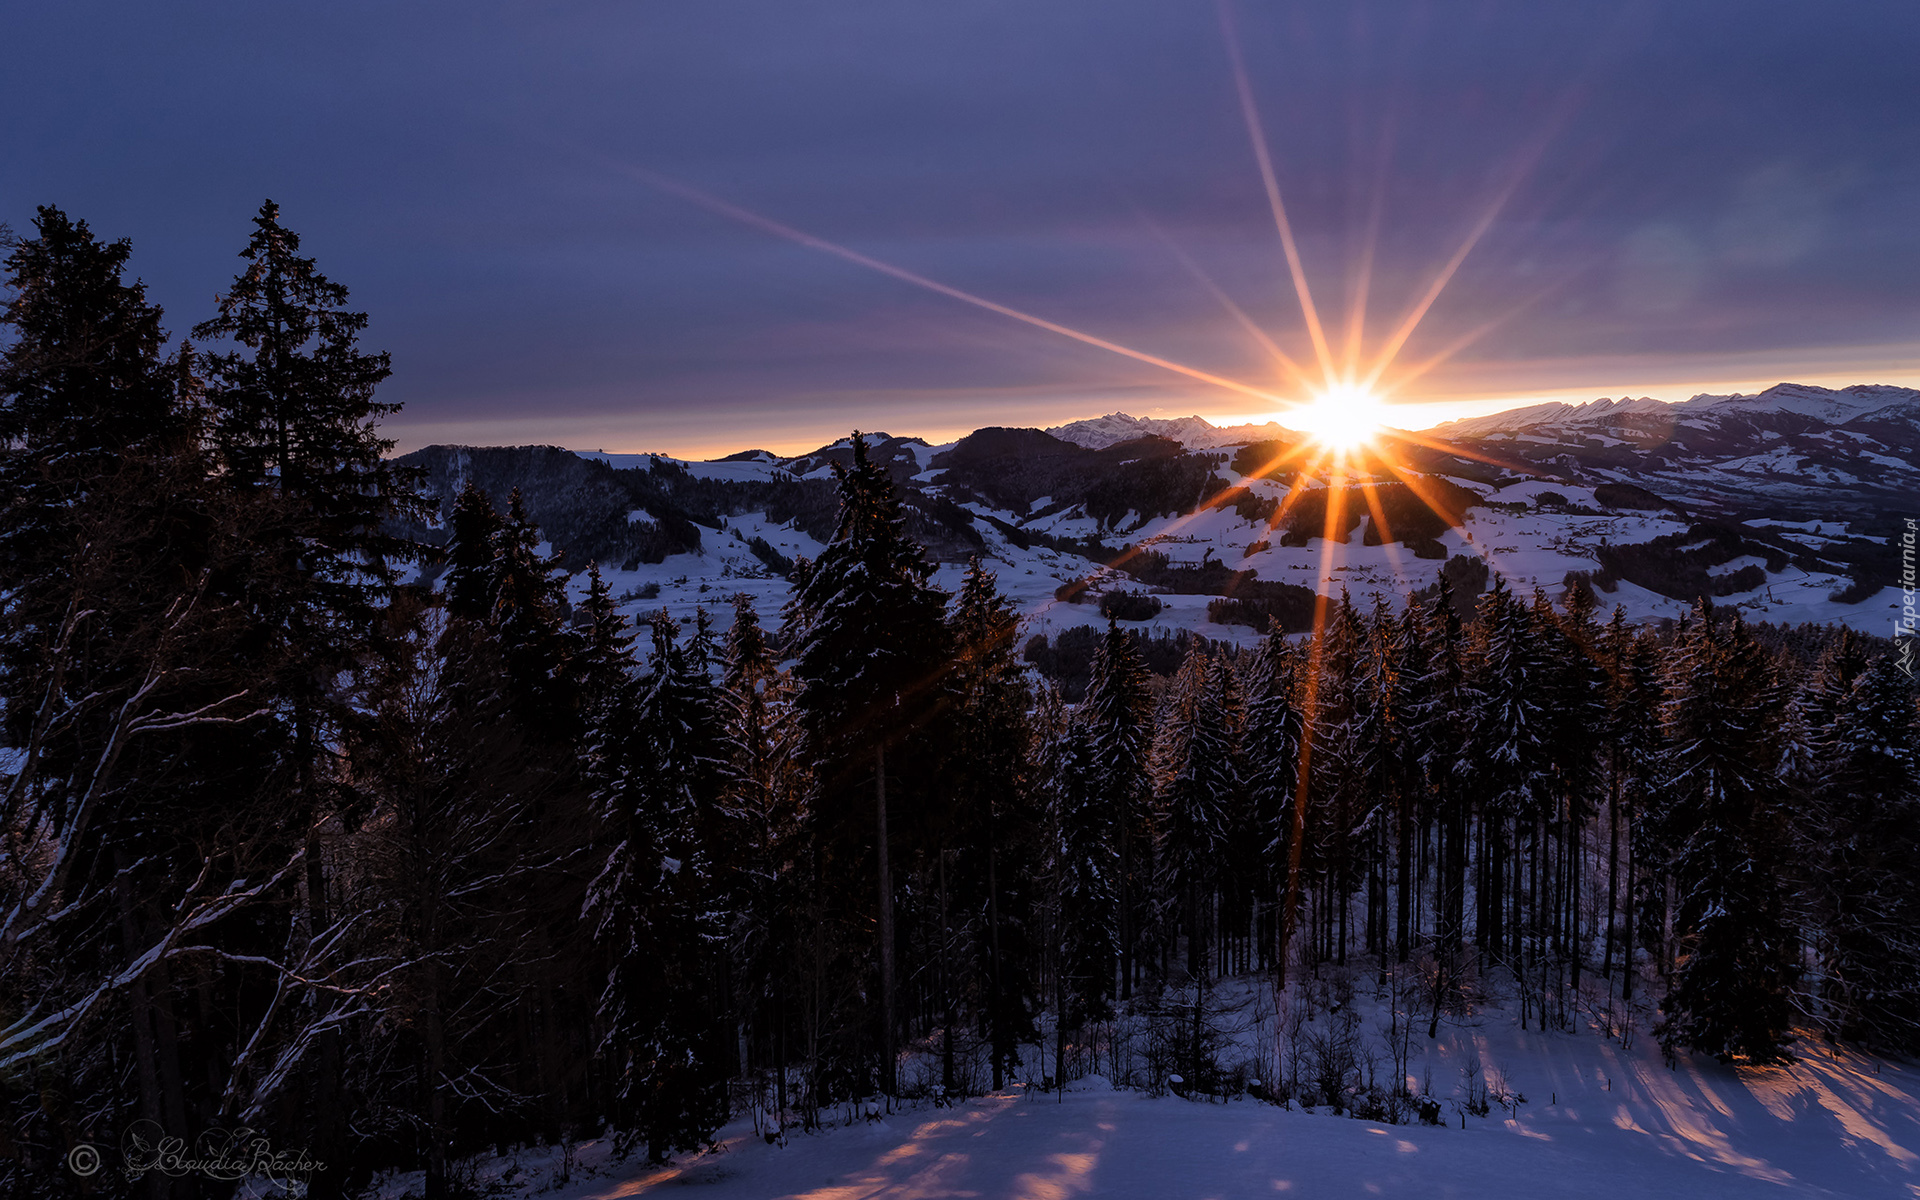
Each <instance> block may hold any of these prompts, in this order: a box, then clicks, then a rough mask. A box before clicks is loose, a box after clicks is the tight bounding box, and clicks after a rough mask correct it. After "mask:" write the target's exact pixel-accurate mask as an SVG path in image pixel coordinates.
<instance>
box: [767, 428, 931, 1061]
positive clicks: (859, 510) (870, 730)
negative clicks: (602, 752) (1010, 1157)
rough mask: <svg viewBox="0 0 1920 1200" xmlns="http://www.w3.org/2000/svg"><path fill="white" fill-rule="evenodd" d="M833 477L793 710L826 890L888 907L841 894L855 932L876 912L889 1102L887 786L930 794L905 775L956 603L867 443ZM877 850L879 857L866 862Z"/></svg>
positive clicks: (796, 602)
mask: <svg viewBox="0 0 1920 1200" xmlns="http://www.w3.org/2000/svg"><path fill="white" fill-rule="evenodd" d="M835 471H836V473H837V475H838V478H839V484H840V513H839V518H838V522H837V524H836V526H835V529H834V533H833V538H832V540H831V541H830V542H829V543H828V544H827V547H826V548H825V549H824V550H823V551H821V554H820V557H819V558H818V559H816V560H814V561H813V562H811V563H810V564H808V565H807V566H806V567H805V568H804V569H803V570H801V571H799V572H798V573H797V576H796V584H795V589H794V593H793V596H792V599H791V600H790V602H789V605H788V614H789V615H788V620H789V625H790V627H791V630H792V634H793V637H794V640H795V642H796V643H797V645H798V654H797V658H796V661H795V664H794V677H795V679H796V681H797V682H798V684H799V691H798V694H797V696H796V697H795V700H796V703H797V705H798V706H799V709H800V712H801V714H802V720H803V721H804V723H805V727H806V729H807V733H808V741H809V757H810V760H811V761H810V765H811V767H812V769H813V771H814V773H815V776H816V778H817V780H818V783H819V785H820V788H821V792H822V794H821V801H820V804H821V808H822V810H823V811H822V813H821V829H820V834H821V836H822V837H824V838H825V839H826V842H827V845H826V856H827V857H826V861H825V863H824V864H823V871H824V873H825V874H824V877H825V878H826V879H828V880H831V881H834V882H835V883H836V884H841V885H844V884H845V883H847V882H850V881H851V880H853V879H856V878H860V877H863V876H864V877H865V878H867V879H870V880H872V881H873V884H874V886H873V888H872V890H870V891H868V892H867V894H868V895H873V896H875V897H876V898H877V903H876V904H875V905H874V907H873V908H871V909H869V908H868V907H867V906H866V905H865V904H862V903H861V902H860V901H859V899H858V898H857V893H855V894H846V893H842V895H841V896H840V898H839V903H840V906H842V908H843V911H845V912H846V913H847V916H848V917H849V918H851V919H858V917H859V916H860V915H862V914H864V913H866V912H873V913H874V914H875V915H876V916H877V918H878V919H877V920H876V921H875V922H874V931H875V935H876V937H877V943H878V944H877V946H876V950H877V954H876V956H875V957H876V959H877V963H876V966H877V968H878V976H879V978H878V980H877V981H876V983H877V986H876V987H875V989H874V990H875V991H876V992H877V993H878V994H879V996H880V1001H881V1003H880V1012H879V1013H878V1014H875V1015H876V1016H877V1017H878V1025H877V1032H878V1034H879V1037H878V1039H877V1040H878V1045H879V1051H880V1053H879V1055H878V1060H879V1061H878V1064H877V1065H878V1067H879V1078H880V1085H881V1088H882V1090H884V1091H887V1092H889V1093H891V1092H892V1091H893V1088H894V1078H893V1075H894V1050H893V1048H894V1044H895V1036H896V1032H897V1029H896V1023H897V1019H898V1011H897V1006H896V1004H895V993H896V988H897V985H898V981H897V980H896V978H895V973H894V969H893V958H894V949H895V947H894V928H893V906H894V882H893V871H892V863H891V853H892V845H891V842H892V839H891V837H890V836H889V832H888V816H889V809H890V804H889V801H888V783H889V780H890V779H891V778H894V777H896V776H902V777H903V778H902V779H901V782H903V783H905V784H907V785H909V786H913V787H915V788H924V787H926V786H928V785H930V784H931V782H932V781H931V780H929V779H927V778H925V776H924V775H923V774H922V773H920V772H918V771H903V770H902V768H903V767H904V766H906V764H907V763H908V762H910V761H912V760H913V759H914V757H915V756H914V754H913V752H912V750H911V746H912V744H913V743H914V742H915V740H916V739H923V738H924V737H925V736H926V734H927V733H928V730H929V724H930V722H931V719H932V716H933V713H934V712H935V711H936V710H937V708H938V707H939V704H940V702H941V700H942V699H943V698H944V687H943V678H944V674H945V673H944V670H943V667H944V665H945V663H946V661H947V658H948V652H947V630H946V626H945V622H944V619H943V618H944V616H945V607H946V597H945V595H944V594H943V593H942V592H941V591H940V590H939V589H938V588H936V587H934V586H933V583H932V576H933V564H932V563H930V562H928V561H927V557H926V553H925V551H924V550H923V549H922V548H921V547H920V546H919V545H918V544H917V543H915V542H914V541H913V540H912V538H910V537H909V536H908V535H907V530H906V514H905V511H904V510H903V508H902V506H901V503H900V498H899V496H898V495H897V494H896V493H895V491H894V487H893V482H892V480H891V479H890V478H889V477H888V475H887V472H886V469H885V468H884V467H882V466H881V465H880V464H878V463H876V462H874V461H873V460H872V459H871V458H870V457H869V456H868V453H867V444H866V442H865V440H864V439H863V438H862V437H861V436H860V435H859V433H858V432H857V431H856V432H855V434H854V435H853V438H852V463H851V464H850V465H848V466H845V467H842V466H840V465H839V464H837V463H836V464H835ZM929 757H930V756H929ZM889 759H891V762H892V765H891V766H889ZM898 791H899V788H897V787H896V788H895V789H894V793H895V795H896V797H897V794H898ZM869 846H870V847H872V848H873V858H872V860H871V861H866V854H865V850H864V848H865V847H869Z"/></svg>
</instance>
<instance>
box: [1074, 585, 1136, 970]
mask: <svg viewBox="0 0 1920 1200" xmlns="http://www.w3.org/2000/svg"><path fill="white" fill-rule="evenodd" d="M1148 678H1149V672H1148V671H1147V664H1146V662H1145V661H1144V659H1142V657H1141V654H1140V646H1139V641H1138V639H1137V638H1135V636H1134V635H1133V634H1131V633H1128V632H1126V631H1124V630H1122V629H1121V628H1120V627H1119V623H1118V622H1116V621H1113V620H1108V622H1107V631H1106V633H1105V634H1104V635H1103V636H1102V637H1101V639H1100V643H1099V644H1098V645H1097V646H1095V647H1094V652H1093V668H1092V676H1091V678H1090V680H1089V682H1088V684H1087V694H1086V698H1085V699H1084V700H1083V701H1082V702H1081V705H1080V713H1081V720H1083V721H1084V722H1085V723H1086V726H1087V736H1088V738H1089V739H1090V741H1091V744H1092V753H1093V761H1094V769H1095V770H1096V771H1097V772H1098V773H1099V788H1098V791H1099V794H1100V795H1101V797H1103V798H1104V800H1105V802H1106V803H1107V804H1108V806H1109V810H1110V814H1111V820H1112V822H1113V828H1114V839H1115V842H1116V847H1115V848H1116V851H1117V853H1118V856H1119V863H1118V871H1119V875H1118V877H1117V878H1116V880H1115V884H1114V886H1115V893H1116V896H1115V902H1116V904H1117V905H1118V914H1117V915H1118V923H1119V928H1118V929H1117V931H1116V935H1117V937H1118V939H1119V943H1120V996H1121V998H1123V999H1125V998H1130V997H1131V996H1132V995H1133V981H1134V975H1135V961H1134V960H1135V955H1136V953H1137V947H1138V944H1139V938H1140V931H1141V926H1142V924H1143V922H1142V912H1141V904H1142V902H1143V901H1144V898H1145V896H1146V894H1147V892H1148V890H1149V885H1150V884H1151V879H1152V870H1151V867H1150V863H1151V861H1152V845H1153V843H1152V829H1151V824H1150V816H1151V805H1150V804H1149V802H1148V801H1149V797H1150V795H1151V793H1152V776H1151V768H1152V754H1153V693H1152V691H1151V690H1150V689H1149V686H1148Z"/></svg>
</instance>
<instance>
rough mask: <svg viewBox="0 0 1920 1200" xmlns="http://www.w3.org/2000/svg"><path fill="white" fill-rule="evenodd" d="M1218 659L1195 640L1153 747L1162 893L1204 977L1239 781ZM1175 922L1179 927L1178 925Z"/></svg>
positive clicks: (1198, 976)
mask: <svg viewBox="0 0 1920 1200" xmlns="http://www.w3.org/2000/svg"><path fill="white" fill-rule="evenodd" d="M1225 675H1226V668H1225V666H1224V664H1222V665H1220V666H1219V667H1217V668H1216V667H1215V666H1214V664H1212V663H1210V662H1209V660H1208V657H1207V653H1206V650H1205V648H1204V646H1203V644H1202V643H1201V642H1200V640H1199V639H1197V638H1196V639H1194V641H1193V642H1192V645H1191V648H1190V649H1189V650H1188V652H1187V658H1186V661H1185V662H1184V663H1182V664H1181V667H1180V674H1179V676H1178V677H1177V678H1176V680H1175V681H1174V690H1173V694H1172V695H1171V696H1170V697H1169V700H1168V710H1167V713H1166V715H1165V717H1164V719H1163V723H1162V726H1161V736H1160V739H1159V743H1158V745H1157V747H1156V750H1155V759H1156V768H1157V775H1158V777H1159V787H1158V796H1157V808H1158V812H1157V814H1156V816H1157V820H1156V825H1157V833H1158V845H1157V846H1156V852H1157V854H1158V859H1159V862H1158V866H1159V870H1160V881H1161V892H1162V894H1163V895H1165V896H1166V897H1168V899H1169V900H1170V901H1172V902H1173V903H1174V904H1175V905H1176V906H1177V907H1176V911H1177V913H1178V915H1179V917H1180V918H1181V924H1183V925H1184V927H1185V928H1184V930H1183V932H1185V934H1186V935H1187V972H1188V974H1189V975H1190V976H1191V977H1192V978H1194V979H1195V980H1204V979H1205V977H1206V975H1207V962H1208V956H1207V942H1208V939H1207V929H1208V926H1209V923H1210V918H1211V915H1212V913H1211V907H1212V900H1213V891H1214V888H1215V886H1216V885H1217V883H1218V881H1219V873H1220V856H1221V852H1222V851H1223V850H1224V848H1225V845H1226V839H1227V836H1228V832H1229V813H1230V811H1231V808H1232V805H1233V802H1234V795H1235V793H1237V792H1238V791H1239V790H1240V789H1241V787H1242V783H1241V778H1240V748H1239V746H1238V744H1237V741H1236V735H1237V733H1238V728H1237V723H1236V720H1235V714H1234V713H1233V712H1232V710H1231V708H1230V707H1229V705H1230V704H1231V702H1232V698H1233V697H1232V693H1231V691H1230V689H1229V687H1228V686H1227V680H1226V679H1225V678H1224V676H1225ZM1174 928H1176V929H1178V928H1179V926H1175V927H1174Z"/></svg>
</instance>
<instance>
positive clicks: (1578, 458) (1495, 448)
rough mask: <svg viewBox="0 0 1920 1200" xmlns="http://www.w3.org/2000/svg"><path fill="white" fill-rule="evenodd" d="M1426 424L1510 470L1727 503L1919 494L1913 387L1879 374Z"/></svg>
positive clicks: (1892, 503)
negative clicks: (1845, 381) (1854, 380)
mask: <svg viewBox="0 0 1920 1200" xmlns="http://www.w3.org/2000/svg"><path fill="white" fill-rule="evenodd" d="M1429 433H1430V434H1431V435H1432V436H1434V437H1435V438H1438V439H1441V440H1444V441H1448V442H1453V443H1456V444H1459V445H1460V446H1462V447H1463V448H1465V449H1470V450H1472V451H1473V452H1474V453H1476V454H1478V455H1480V456H1484V457H1488V458H1492V459H1495V460H1496V461H1499V462H1502V463H1505V464H1507V465H1508V466H1509V467H1510V468H1512V469H1513V470H1515V471H1537V472H1540V473H1543V474H1547V475H1551V476H1553V477H1555V478H1560V479H1565V480H1567V481H1569V482H1580V483H1587V484H1599V483H1606V482H1616V483H1632V484H1636V485H1639V486H1642V487H1646V488H1648V489H1650V490H1652V491H1654V492H1657V493H1659V494H1660V495H1662V496H1665V497H1668V498H1669V499H1673V500H1677V501H1680V502H1682V503H1685V504H1687V505H1690V506H1692V507H1696V508H1704V509H1711V510H1716V511H1720V512H1726V513H1754V514H1765V515H1771V516H1776V517H1793V518H1796V519H1801V518H1806V517H1818V516H1820V515H1823V514H1826V515H1832V516H1839V515H1840V514H1841V512H1842V511H1843V510H1844V509H1846V508H1847V507H1849V506H1850V507H1851V508H1852V510H1853V511H1854V512H1856V513H1857V512H1859V511H1860V510H1861V508H1862V507H1863V506H1864V507H1866V508H1868V509H1879V508H1895V509H1897V508H1906V509H1912V508H1913V507H1915V500H1916V497H1920V391H1916V390H1914V389H1912V388H1904V387H1893V386H1889V385H1885V384H1860V385H1856V386H1853V387H1847V388H1840V389H1837V390H1836V389H1829V388H1822V387H1813V386H1810V385H1807V384H1797V383H1782V384H1778V385H1776V386H1774V387H1770V388H1768V389H1767V390H1766V391H1764V392H1759V393H1757V394H1754V395H1740V394H1735V395H1730V396H1715V395H1699V396H1695V397H1693V398H1692V399H1690V400H1685V401H1681V402H1679V403H1677V404H1667V403H1662V402H1661V401H1658V400H1651V399H1646V398H1641V399H1637V400H1635V399H1626V398H1622V399H1618V400H1611V399H1605V398H1603V399H1600V400H1595V401H1592V402H1591V403H1587V404H1538V405H1532V406H1529V407H1526V408H1517V409H1510V410H1508V411H1507V412H1502V413H1495V414H1493V415H1492V416H1487V417H1473V418H1469V419H1467V420H1463V421H1451V422H1448V423H1446V424H1444V425H1439V426H1436V427H1435V428H1434V429H1432V430H1430V431H1429Z"/></svg>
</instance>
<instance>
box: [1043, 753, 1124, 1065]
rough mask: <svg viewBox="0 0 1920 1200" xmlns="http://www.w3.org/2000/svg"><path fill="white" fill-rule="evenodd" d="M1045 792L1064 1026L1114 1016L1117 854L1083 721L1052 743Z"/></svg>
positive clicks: (1047, 759)
mask: <svg viewBox="0 0 1920 1200" xmlns="http://www.w3.org/2000/svg"><path fill="white" fill-rule="evenodd" d="M1045 764H1046V770H1047V774H1046V785H1045V794H1046V798H1047V807H1048V829H1049V831H1050V837H1049V844H1048V855H1047V862H1046V870H1047V873H1048V875H1049V876H1050V877H1051V879H1052V881H1053V892H1054V928H1055V930H1056V939H1055V941H1056V945H1055V954H1056V958H1057V962H1056V966H1055V970H1056V971H1058V972H1059V974H1060V978H1061V981H1062V984H1063V986H1062V988H1061V992H1062V994H1063V998H1064V1004H1063V1006H1062V1008H1061V1011H1060V1013H1059V1019H1060V1021H1061V1028H1062V1030H1063V1031H1064V1030H1067V1029H1080V1028H1081V1027H1083V1026H1084V1025H1085V1024H1086V1023H1087V1022H1089V1021H1103V1020H1106V1019H1107V1018H1108V1017H1111V1016H1112V1015H1113V985H1114V963H1115V961H1116V959H1117V956H1118V950H1119V938H1118V936H1117V931H1116V928H1115V926H1116V921H1115V916H1116V914H1115V911H1114V910H1115V907H1116V901H1117V897H1116V896H1115V892H1114V880H1115V876H1116V874H1117V873H1118V870H1119V855H1118V854H1116V853H1115V851H1114V846H1113V829H1112V825H1111V822H1110V821H1108V819H1107V806H1106V805H1105V804H1104V803H1103V802H1102V797H1101V796H1100V795H1099V793H1098V786H1099V770H1098V767H1097V764H1096V763H1095V761H1094V756H1093V741H1092V738H1091V737H1090V736H1089V734H1088V730H1087V727H1086V725H1085V724H1083V723H1081V722H1079V721H1071V722H1069V723H1068V724H1067V727H1066V728H1065V729H1064V730H1063V731H1062V732H1061V734H1060V735H1059V736H1058V737H1057V738H1055V739H1054V740H1053V742H1052V743H1051V744H1049V746H1048V747H1047V750H1046V754H1045Z"/></svg>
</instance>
